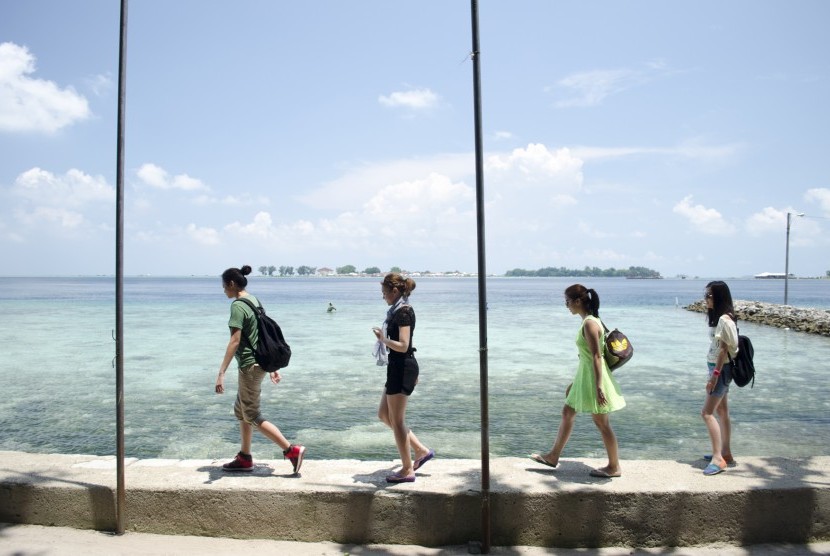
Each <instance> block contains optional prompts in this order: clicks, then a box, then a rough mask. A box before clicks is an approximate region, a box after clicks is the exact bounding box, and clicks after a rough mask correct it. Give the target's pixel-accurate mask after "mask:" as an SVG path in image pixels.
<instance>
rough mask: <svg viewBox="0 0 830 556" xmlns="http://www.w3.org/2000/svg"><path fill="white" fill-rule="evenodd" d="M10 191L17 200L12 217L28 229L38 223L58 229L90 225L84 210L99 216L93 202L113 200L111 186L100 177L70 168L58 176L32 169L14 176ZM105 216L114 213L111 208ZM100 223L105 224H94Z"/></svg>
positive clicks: (98, 211)
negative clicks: (110, 211)
mask: <svg viewBox="0 0 830 556" xmlns="http://www.w3.org/2000/svg"><path fill="white" fill-rule="evenodd" d="M10 192H11V194H12V198H14V199H17V200H18V205H17V206H16V207H15V208H14V215H15V217H16V218H17V220H18V221H19V222H21V223H22V224H23V225H24V226H28V227H32V228H37V227H38V226H40V225H41V224H43V225H48V226H52V227H58V228H60V229H62V230H78V229H80V228H82V227H85V226H94V224H92V223H90V221H89V218H87V216H86V213H87V212H88V213H90V214H94V215H96V216H97V217H100V215H101V211H100V210H99V209H98V207H97V206H94V205H99V204H102V203H112V202H113V201H114V200H115V188H113V187H112V186H110V185H109V184H107V182H106V180H105V179H104V178H103V177H101V176H90V175H88V174H85V173H83V172H81V171H80V170H76V169H74V168H73V169H71V170H69V171H68V172H66V174H64V175H62V176H60V175H56V174H53V173H52V172H48V171H46V170H42V169H40V168H32V169H31V170H27V171H26V172H23V173H22V174H20V175H19V176H18V177H17V179H16V180H15V182H14V184H13V186H12V187H11V188H10ZM107 215H108V216H110V215H114V211H113V212H112V213H107ZM102 225H104V226H105V224H98V226H99V227H100V226H102Z"/></svg>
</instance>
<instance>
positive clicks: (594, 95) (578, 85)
mask: <svg viewBox="0 0 830 556" xmlns="http://www.w3.org/2000/svg"><path fill="white" fill-rule="evenodd" d="M669 73H672V70H670V69H669V68H667V66H666V64H665V62H663V61H659V60H658V61H654V62H649V63H646V64H645V69H642V70H639V69H630V68H621V69H612V70H593V71H584V72H578V73H573V74H571V75H568V76H567V77H564V78H562V79H560V80H559V81H557V83H556V85H555V86H553V87H546V88H545V91H547V92H551V91H556V90H564V91H566V93H569V94H570V96H569V97H568V98H565V99H562V100H558V101H557V102H556V103H555V106H556V107H557V108H571V107H587V106H597V105H599V104H602V102H603V101H604V100H605V99H606V98H608V97H609V96H612V95H616V94H619V93H622V92H624V91H627V90H628V89H632V88H634V87H638V86H641V85H644V84H646V83H649V82H650V81H653V80H654V79H656V78H657V77H660V76H663V75H667V74H669Z"/></svg>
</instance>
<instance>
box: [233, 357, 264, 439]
mask: <svg viewBox="0 0 830 556" xmlns="http://www.w3.org/2000/svg"><path fill="white" fill-rule="evenodd" d="M266 374H268V373H266V372H265V371H263V370H262V368H261V367H260V366H259V365H257V364H253V365H251V366H250V367H245V368H244V369H243V368H240V369H239V387H238V389H237V392H236V403H234V404H233V414H234V415H236V418H237V419H239V420H240V421H245V422H246V423H250V424H252V425H257V426H259V425H260V424H262V422H263V421H265V419H264V418H263V417H262V414H261V413H260V412H259V398H260V393H261V392H262V379H264V378H265V375H266Z"/></svg>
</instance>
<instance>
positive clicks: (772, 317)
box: [686, 301, 830, 336]
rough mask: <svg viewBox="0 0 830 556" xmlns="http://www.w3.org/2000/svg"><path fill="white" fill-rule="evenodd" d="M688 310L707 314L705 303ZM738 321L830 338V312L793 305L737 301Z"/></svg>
mask: <svg viewBox="0 0 830 556" xmlns="http://www.w3.org/2000/svg"><path fill="white" fill-rule="evenodd" d="M686 309H688V310H689V311H695V312H698V313H704V312H706V305H705V303H704V302H703V301H696V302H694V303H692V304H691V305H687V306H686ZM735 312H736V313H738V321H739V323H738V324H740V321H747V322H757V323H759V324H766V325H769V326H775V327H778V328H790V329H792V330H798V331H799V332H807V333H809V334H819V335H821V336H830V311H828V310H826V309H806V308H802V307H793V306H791V305H777V304H775V303H763V302H761V301H735Z"/></svg>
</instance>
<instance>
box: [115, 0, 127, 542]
mask: <svg viewBox="0 0 830 556" xmlns="http://www.w3.org/2000/svg"><path fill="white" fill-rule="evenodd" d="M126 89H127V0H121V24H120V39H119V44H118V124H117V131H116V149H117V154H116V171H115V172H116V173H115V184H116V185H115V189H116V193H115V421H116V424H115V427H116V433H115V443H116V459H117V467H116V475H117V477H116V502H115V532H116V534H118V535H123V534H124V523H125V521H126V518H125V512H126V503H127V493H126V485H125V473H124V112H125V105H126V102H125V101H126V92H127V90H126Z"/></svg>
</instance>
